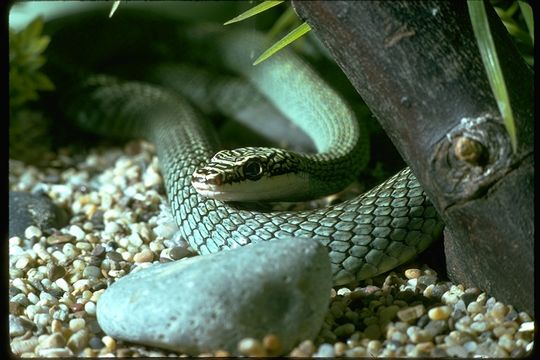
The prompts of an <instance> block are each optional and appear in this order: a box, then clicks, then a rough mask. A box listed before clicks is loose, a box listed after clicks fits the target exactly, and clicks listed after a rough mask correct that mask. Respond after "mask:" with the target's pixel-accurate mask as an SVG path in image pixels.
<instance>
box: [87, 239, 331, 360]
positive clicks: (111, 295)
mask: <svg viewBox="0 0 540 360" xmlns="http://www.w3.org/2000/svg"><path fill="white" fill-rule="evenodd" d="M331 288H332V276H331V269H330V261H329V257H328V253H327V250H326V249H325V248H324V247H323V246H322V245H320V244H319V243H318V242H317V241H314V240H309V239H280V240H272V241H267V242H261V243H257V244H253V245H249V246H245V247H241V248H237V249H234V250H230V251H223V252H220V253H216V254H211V255H204V256H196V257H192V258H186V259H183V260H180V261H175V262H168V263H162V264H154V265H152V266H150V267H148V268H145V269H143V270H140V271H137V272H135V273H132V274H129V275H127V276H125V277H123V278H120V279H119V280H117V281H116V282H115V283H114V284H112V285H111V286H110V287H109V288H108V289H107V290H106V291H105V292H104V293H103V294H102V295H101V297H100V298H99V301H98V303H97V320H98V322H99V325H100V326H101V328H102V329H103V331H104V332H105V333H106V334H107V335H109V336H111V337H113V338H116V339H120V340H125V341H130V342H134V343H141V344H145V345H150V346H157V347H161V348H165V349H170V350H174V351H180V352H184V353H188V354H199V353H208V352H214V351H216V350H226V351H228V352H230V353H231V354H238V348H237V346H238V342H239V341H240V340H242V339H244V338H255V339H263V338H264V336H266V335H268V334H274V335H276V336H277V337H278V338H279V339H280V340H281V345H282V349H281V350H282V352H281V353H289V352H290V350H291V349H292V348H293V346H295V345H296V344H298V343H299V342H300V341H302V340H305V339H313V338H315V336H316V335H317V333H318V331H319V329H320V328H321V326H322V324H323V320H324V316H325V315H326V312H327V310H328V305H329V302H330V290H331Z"/></svg>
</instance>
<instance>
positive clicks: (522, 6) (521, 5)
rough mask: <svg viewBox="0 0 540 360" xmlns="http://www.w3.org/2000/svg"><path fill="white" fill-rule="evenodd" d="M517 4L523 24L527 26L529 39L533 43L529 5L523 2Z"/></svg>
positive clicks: (532, 24) (531, 16)
mask: <svg viewBox="0 0 540 360" xmlns="http://www.w3.org/2000/svg"><path fill="white" fill-rule="evenodd" d="M518 4H519V8H520V9H521V13H522V14H523V19H524V20H525V24H527V29H528V30H529V34H530V35H531V39H532V41H533V43H534V19H533V13H532V8H531V5H529V4H527V3H526V2H525V1H518Z"/></svg>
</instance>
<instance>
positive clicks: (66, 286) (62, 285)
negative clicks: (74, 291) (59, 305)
mask: <svg viewBox="0 0 540 360" xmlns="http://www.w3.org/2000/svg"><path fill="white" fill-rule="evenodd" d="M54 283H55V284H56V285H57V286H58V287H59V288H60V289H62V290H64V291H65V292H69V291H71V289H70V287H69V284H68V282H67V281H66V279H64V278H59V279H56V281H55V282H54Z"/></svg>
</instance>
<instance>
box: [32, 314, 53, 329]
mask: <svg viewBox="0 0 540 360" xmlns="http://www.w3.org/2000/svg"><path fill="white" fill-rule="evenodd" d="M50 320H51V316H50V315H49V314H48V313H47V314H45V313H40V314H36V315H35V316H34V323H35V324H36V325H37V326H38V328H44V327H45V326H47V325H48V324H49V321H50Z"/></svg>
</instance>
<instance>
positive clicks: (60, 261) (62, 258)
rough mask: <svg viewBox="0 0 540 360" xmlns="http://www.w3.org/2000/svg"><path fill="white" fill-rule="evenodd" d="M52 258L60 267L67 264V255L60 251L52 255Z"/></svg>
mask: <svg viewBox="0 0 540 360" xmlns="http://www.w3.org/2000/svg"><path fill="white" fill-rule="evenodd" d="M52 257H53V258H55V259H56V261H57V262H58V265H65V264H66V263H67V260H68V259H67V257H66V255H65V254H64V253H63V252H61V251H60V250H56V251H54V252H53V253H52Z"/></svg>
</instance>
